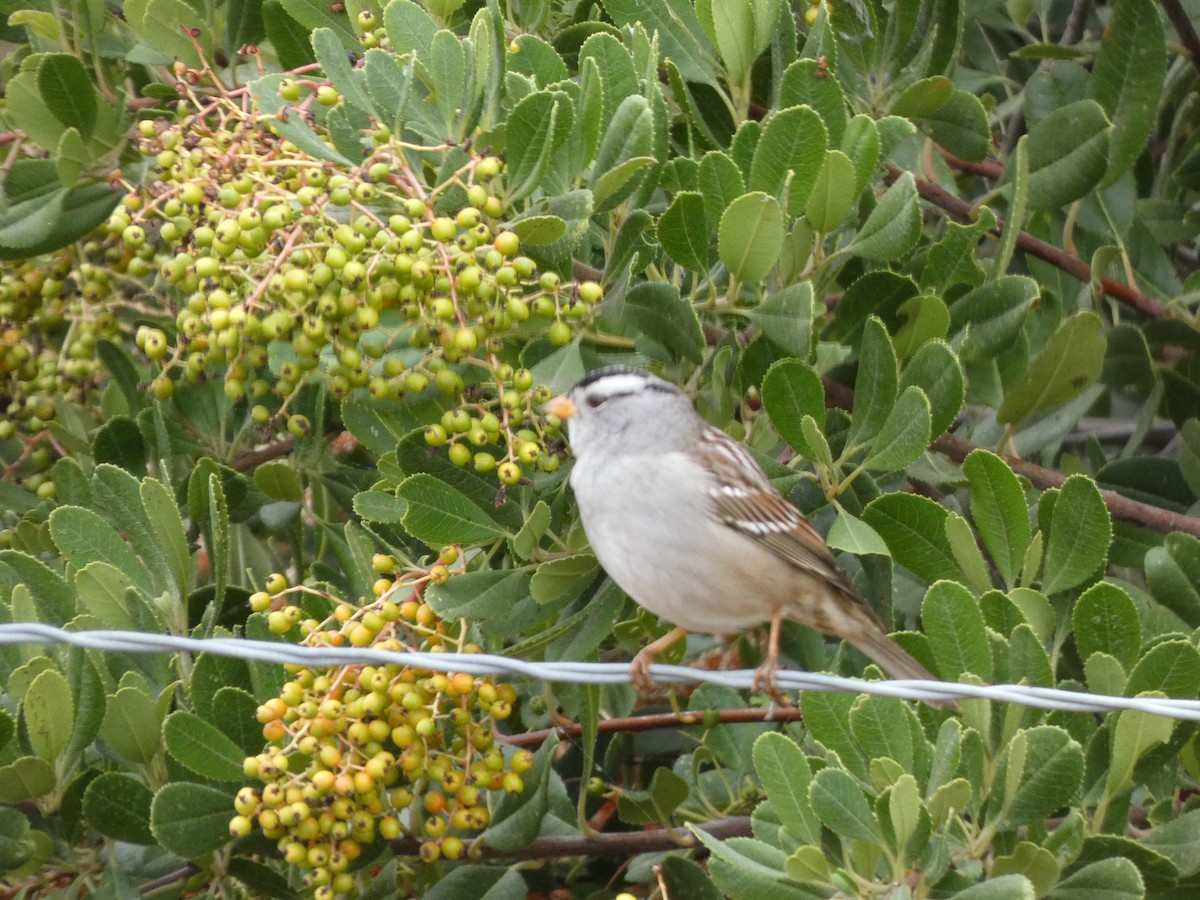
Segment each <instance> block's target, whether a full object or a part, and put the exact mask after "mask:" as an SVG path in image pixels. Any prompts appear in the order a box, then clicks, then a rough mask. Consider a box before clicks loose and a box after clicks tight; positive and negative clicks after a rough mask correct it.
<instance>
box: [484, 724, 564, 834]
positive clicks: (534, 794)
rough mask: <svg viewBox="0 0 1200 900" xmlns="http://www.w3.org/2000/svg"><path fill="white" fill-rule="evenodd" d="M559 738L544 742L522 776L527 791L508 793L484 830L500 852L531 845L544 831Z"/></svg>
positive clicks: (497, 806) (495, 809)
mask: <svg viewBox="0 0 1200 900" xmlns="http://www.w3.org/2000/svg"><path fill="white" fill-rule="evenodd" d="M557 748H558V739H557V738H552V739H550V740H548V741H546V742H545V743H544V744H542V746H541V747H539V748H538V749H537V752H536V753H534V755H533V766H532V767H531V768H530V769H529V771H528V772H526V773H525V775H524V776H523V777H524V779H525V790H524V791H523V792H522V793H520V794H516V795H514V794H505V795H504V796H503V797H502V798H501V799H500V802H499V803H498V804H497V805H496V807H495V808H494V809H493V811H492V824H491V826H490V827H489V828H488V830H487V831H486V832H485V840H486V841H487V844H488V846H489V847H494V848H495V849H497V850H500V851H509V850H518V849H520V848H521V847H524V846H526V845H528V844H529V843H530V842H531V841H532V840H533V839H534V838H536V837H537V836H538V832H539V831H541V828H542V821H543V820H544V819H545V818H546V812H547V810H548V808H549V804H550V791H549V784H550V779H551V777H552V775H553V772H554V767H553V765H551V763H552V762H553V760H554V751H555V750H556V749H557Z"/></svg>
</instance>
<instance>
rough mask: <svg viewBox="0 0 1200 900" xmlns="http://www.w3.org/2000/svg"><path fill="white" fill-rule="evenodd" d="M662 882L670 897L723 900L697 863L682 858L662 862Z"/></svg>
mask: <svg viewBox="0 0 1200 900" xmlns="http://www.w3.org/2000/svg"><path fill="white" fill-rule="evenodd" d="M662 875H663V882H664V884H666V887H667V890H668V891H669V892H670V894H669V896H672V897H688V898H691V900H724V894H722V893H721V892H720V891H719V890H718V889H717V886H716V885H715V884H713V883H712V881H711V880H710V879H709V877H708V875H707V873H705V871H704V869H703V868H701V866H700V865H699V864H698V863H695V862H693V861H692V860H690V859H687V858H686V857H683V856H676V855H674V854H672V855H669V856H667V858H666V859H664V860H663V862H662Z"/></svg>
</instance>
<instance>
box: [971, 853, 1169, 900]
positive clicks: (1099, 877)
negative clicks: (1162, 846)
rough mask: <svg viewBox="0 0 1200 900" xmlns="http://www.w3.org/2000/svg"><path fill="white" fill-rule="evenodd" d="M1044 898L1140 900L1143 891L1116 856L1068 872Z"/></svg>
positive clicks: (1134, 874)
mask: <svg viewBox="0 0 1200 900" xmlns="http://www.w3.org/2000/svg"><path fill="white" fill-rule="evenodd" d="M956 896H959V897H961V896H962V894H958V895H956ZM1047 896H1048V898H1050V900H1141V898H1142V897H1145V896H1146V888H1145V884H1144V883H1143V881H1142V875H1141V873H1140V872H1138V869H1137V866H1135V865H1134V864H1133V863H1132V862H1131V861H1130V860H1128V859H1125V858H1124V857H1122V856H1117V857H1113V858H1112V859H1102V860H1099V861H1098V862H1094V863H1091V864H1090V865H1086V866H1084V867H1083V868H1082V869H1079V870H1078V871H1076V872H1072V873H1071V874H1070V875H1068V876H1067V877H1066V878H1064V879H1063V880H1062V881H1060V882H1059V883H1058V884H1056V885H1055V886H1054V890H1052V891H1051V892H1050V893H1049V894H1048V895H1047Z"/></svg>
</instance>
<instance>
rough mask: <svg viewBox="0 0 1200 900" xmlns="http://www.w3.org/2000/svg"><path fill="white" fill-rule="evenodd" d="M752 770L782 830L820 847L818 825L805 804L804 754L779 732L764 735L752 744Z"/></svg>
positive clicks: (806, 768) (806, 771)
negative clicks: (760, 783) (781, 824)
mask: <svg viewBox="0 0 1200 900" xmlns="http://www.w3.org/2000/svg"><path fill="white" fill-rule="evenodd" d="M754 769H755V771H756V772H757V773H758V777H759V779H760V780H761V781H762V784H763V789H764V790H765V791H766V794H767V799H768V800H769V801H770V802H771V808H772V809H773V810H774V811H775V814H776V815H777V816H778V817H779V821H780V822H781V823H783V827H784V828H786V829H787V830H788V831H789V832H791V833H792V835H793V836H794V837H796V838H798V839H799V840H802V841H805V842H806V843H809V844H819V843H820V842H821V822H820V820H819V819H818V818H817V816H816V813H814V812H813V809H812V805H811V804H810V803H809V800H808V790H809V783H810V782H811V781H812V768H811V767H810V766H809V764H808V758H807V757H806V756H805V755H804V751H803V750H801V749H800V748H799V747H798V746H796V743H795V742H794V741H792V740H790V739H789V738H787V737H785V736H784V735H782V734H780V733H779V732H776V731H772V732H767V733H766V734H763V735H760V736H759V737H758V739H757V740H756V741H755V742H754Z"/></svg>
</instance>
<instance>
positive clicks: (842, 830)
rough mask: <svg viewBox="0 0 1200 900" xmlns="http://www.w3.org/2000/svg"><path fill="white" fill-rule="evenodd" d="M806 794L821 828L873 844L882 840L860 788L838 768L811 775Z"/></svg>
mask: <svg viewBox="0 0 1200 900" xmlns="http://www.w3.org/2000/svg"><path fill="white" fill-rule="evenodd" d="M808 797H809V802H810V803H811V804H812V808H813V812H815V813H816V814H817V817H818V818H819V819H820V820H821V821H822V822H823V823H824V824H825V827H826V828H828V829H829V830H830V831H832V832H833V833H834V834H836V835H838V836H839V837H841V838H842V839H843V840H846V839H850V840H857V841H865V842H867V843H869V844H874V843H878V842H879V841H880V840H881V839H882V837H881V835H880V833H879V824H878V823H877V822H876V821H875V816H874V815H873V814H872V813H871V806H870V804H869V803H868V802H867V798H866V797H865V796H864V795H863V792H862V788H860V787H859V786H858V783H857V782H856V781H855V780H854V779H853V778H852V777H851V776H850V775H849V774H848V773H846V772H844V771H842V770H841V769H822V770H821V771H820V772H818V773H817V774H816V775H815V776H813V780H812V783H811V784H810V785H809V788H808Z"/></svg>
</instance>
